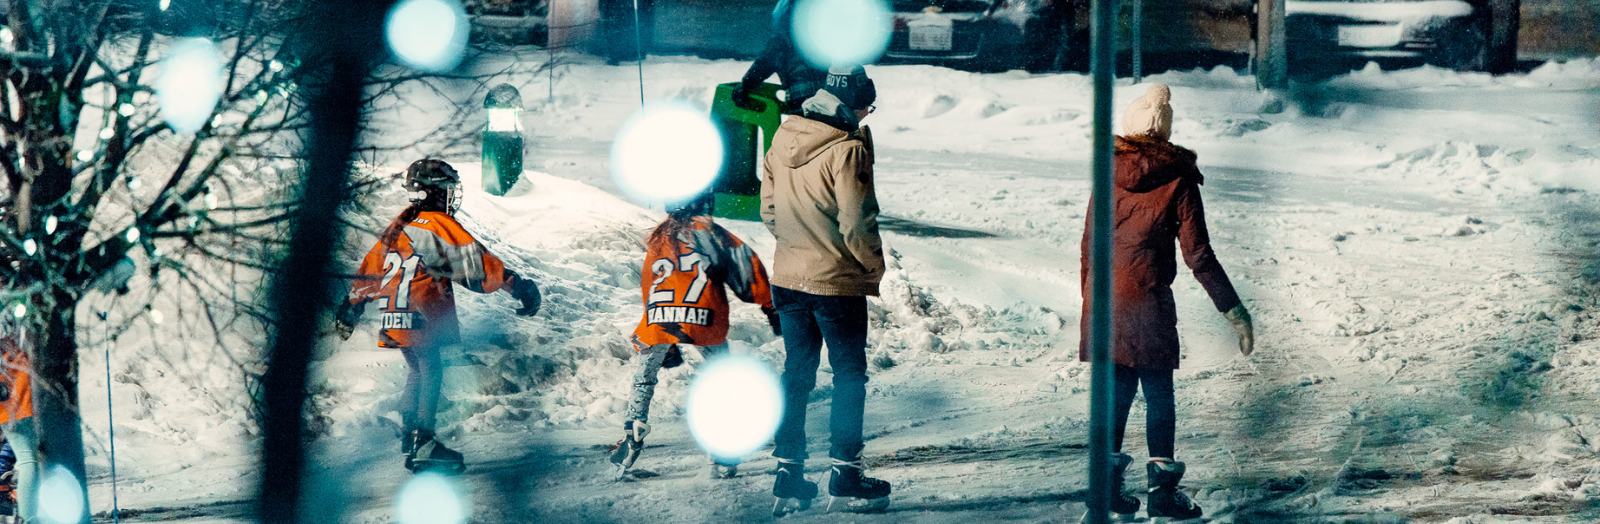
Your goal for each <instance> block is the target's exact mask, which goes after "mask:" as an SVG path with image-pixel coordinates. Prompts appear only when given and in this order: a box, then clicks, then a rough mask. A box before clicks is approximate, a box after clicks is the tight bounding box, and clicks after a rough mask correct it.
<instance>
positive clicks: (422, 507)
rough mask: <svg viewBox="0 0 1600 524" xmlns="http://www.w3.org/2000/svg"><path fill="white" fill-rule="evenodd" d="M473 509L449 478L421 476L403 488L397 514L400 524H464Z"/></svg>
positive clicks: (423, 474)
mask: <svg viewBox="0 0 1600 524" xmlns="http://www.w3.org/2000/svg"><path fill="white" fill-rule="evenodd" d="M471 507H472V505H471V501H470V500H468V499H467V498H466V497H465V496H463V495H462V494H460V493H459V492H457V490H456V488H455V486H454V485H453V481H452V480H451V479H450V478H449V477H445V476H443V475H440V474H438V473H421V474H418V475H417V476H415V477H412V478H411V480H410V481H409V482H406V484H405V485H404V486H401V488H400V493H399V496H397V497H395V508H394V509H395V512H394V514H395V516H396V520H397V521H398V522H399V523H400V524H463V523H465V522H466V521H467V516H468V512H469V511H470V509H471Z"/></svg>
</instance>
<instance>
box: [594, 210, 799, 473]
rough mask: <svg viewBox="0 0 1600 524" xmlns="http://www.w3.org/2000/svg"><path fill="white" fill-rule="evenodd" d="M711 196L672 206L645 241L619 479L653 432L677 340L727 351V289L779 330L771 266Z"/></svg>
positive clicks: (731, 469)
mask: <svg viewBox="0 0 1600 524" xmlns="http://www.w3.org/2000/svg"><path fill="white" fill-rule="evenodd" d="M710 214H711V199H710V195H709V194H707V195H704V196H702V197H699V198H696V199H694V200H692V201H690V202H687V203H685V204H683V205H681V207H678V208H676V209H672V210H670V211H669V212H668V214H667V219H666V220H665V221H663V222H661V225H658V226H656V228H655V229H654V230H653V231H651V232H650V237H649V239H648V240H647V241H646V242H645V245H646V247H645V258H644V270H643V271H642V272H641V273H642V278H640V287H641V288H643V289H642V291H643V293H642V296H643V297H644V318H643V319H641V320H640V321H639V328H638V329H636V330H634V332H633V349H634V351H637V352H639V356H640V358H639V371H638V373H636V374H635V375H634V380H633V402H631V403H630V404H629V406H628V421H627V422H626V423H624V424H623V427H622V430H623V433H624V435H623V438H622V441H621V442H618V443H617V449H616V452H615V453H612V455H611V463H612V464H613V465H614V467H615V469H616V473H617V475H618V476H619V478H620V477H621V476H622V475H626V474H627V472H628V469H629V468H631V467H633V463H634V461H635V460H636V459H638V458H639V452H640V451H641V450H643V449H644V437H645V435H647V434H649V433H650V425H649V424H648V423H647V421H648V420H649V418H650V399H651V398H652V397H654V396H655V391H656V376H657V375H658V374H659V373H660V372H661V368H672V367H676V366H677V365H679V364H682V363H683V355H682V354H681V353H680V352H679V349H678V345H679V344H688V345H693V346H697V347H699V348H700V354H701V355H702V356H704V357H705V358H706V359H708V360H709V359H711V358H714V357H716V356H718V355H722V354H726V353H727V351H728V343H727V339H728V296H727V293H726V292H724V291H723V287H724V286H726V287H727V288H728V289H732V290H733V294H734V296H737V297H739V300H742V301H745V302H749V303H752V304H757V305H760V306H761V312H762V313H765V314H766V315H767V321H768V322H769V323H771V324H772V330H773V333H777V332H778V317H777V314H776V312H774V311H773V309H772V291H771V288H770V287H769V286H768V284H767V270H766V268H765V267H762V265H761V259H760V258H759V257H757V256H756V254H755V252H754V251H751V250H750V247H749V246H747V245H745V244H744V242H741V241H740V240H739V238H738V237H735V236H733V234H732V233H729V232H728V230H726V229H723V228H722V226H719V225H716V224H715V223H712V221H711V216H710ZM736 468H737V466H736V465H732V464H718V463H716V462H715V461H713V462H712V475H713V476H715V477H721V478H728V477H732V476H733V475H734V474H735V472H736Z"/></svg>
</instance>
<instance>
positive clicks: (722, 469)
mask: <svg viewBox="0 0 1600 524" xmlns="http://www.w3.org/2000/svg"><path fill="white" fill-rule="evenodd" d="M737 476H739V467H738V466H711V479H712V480H722V479H731V478H734V477H737Z"/></svg>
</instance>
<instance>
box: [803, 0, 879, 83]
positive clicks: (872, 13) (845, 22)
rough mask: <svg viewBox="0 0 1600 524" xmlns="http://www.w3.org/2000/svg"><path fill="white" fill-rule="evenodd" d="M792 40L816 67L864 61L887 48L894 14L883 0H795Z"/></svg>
mask: <svg viewBox="0 0 1600 524" xmlns="http://www.w3.org/2000/svg"><path fill="white" fill-rule="evenodd" d="M798 2H799V3H797V4H795V6H794V27H793V28H792V30H793V31H794V43H795V47H797V48H799V50H800V55H801V56H803V57H805V59H806V61H807V62H810V63H811V65H812V67H816V68H817V69H828V68H830V67H833V66H836V65H866V64H871V63H873V62H876V61H878V58H879V57H881V56H883V52H884V51H885V50H887V49H888V48H889V35H890V33H892V32H893V31H894V18H893V17H892V16H891V15H890V14H889V5H888V3H886V2H884V0H798Z"/></svg>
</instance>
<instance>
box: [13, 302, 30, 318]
mask: <svg viewBox="0 0 1600 524" xmlns="http://www.w3.org/2000/svg"><path fill="white" fill-rule="evenodd" d="M11 316H13V317H16V318H22V317H25V316H28V305H27V304H23V303H21V302H18V303H17V305H15V306H12V307H11Z"/></svg>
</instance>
